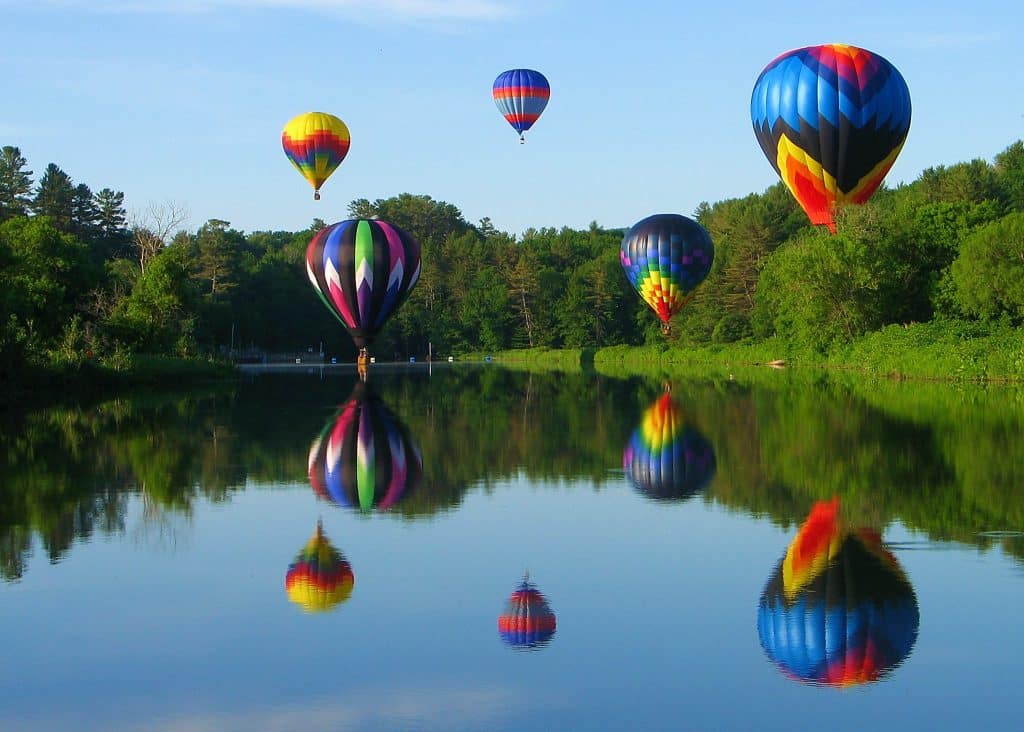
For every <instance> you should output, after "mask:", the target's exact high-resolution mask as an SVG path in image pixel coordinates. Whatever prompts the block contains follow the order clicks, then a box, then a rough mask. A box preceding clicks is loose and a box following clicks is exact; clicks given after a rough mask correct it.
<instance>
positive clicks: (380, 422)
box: [309, 382, 423, 511]
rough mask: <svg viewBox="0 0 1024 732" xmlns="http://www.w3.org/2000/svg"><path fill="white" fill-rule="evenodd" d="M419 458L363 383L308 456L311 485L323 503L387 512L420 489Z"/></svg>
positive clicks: (405, 433) (402, 429)
mask: <svg viewBox="0 0 1024 732" xmlns="http://www.w3.org/2000/svg"><path fill="white" fill-rule="evenodd" d="M422 475H423V458H422V456H421V455H420V451H419V448H418V447H417V446H416V443H415V442H413V440H412V438H411V437H410V436H409V432H408V430H407V429H406V428H405V425H404V424H402V422H401V421H400V420H399V419H398V417H396V416H395V415H394V414H393V413H392V412H391V410H389V409H388V408H387V406H386V405H385V404H384V402H383V401H381V399H380V398H379V397H378V396H377V395H376V394H375V393H374V392H373V391H372V389H371V388H370V387H369V386H368V385H367V384H365V383H363V382H359V383H357V384H356V386H355V388H354V389H353V390H352V394H351V395H350V396H349V398H348V401H347V402H345V404H344V405H342V407H341V409H340V410H339V411H338V413H337V414H336V415H335V416H334V417H333V418H332V419H331V420H330V421H329V422H328V423H327V425H326V426H325V427H324V429H323V431H322V432H321V433H320V436H319V437H317V439H316V440H314V441H313V444H312V446H311V447H310V450H309V482H310V484H311V485H312V486H313V490H314V491H316V494H317V495H318V496H320V497H321V498H323V499H324V500H326V501H329V502H331V503H335V504H338V505H340V506H348V507H353V508H358V509H360V510H362V511H370V510H372V509H376V510H378V511H386V510H387V509H389V508H391V507H393V506H394V505H395V504H396V503H398V502H399V501H400V500H402V499H403V498H404V497H405V496H407V495H408V494H409V493H410V492H412V491H413V490H414V489H415V487H416V486H417V485H418V484H419V482H420V479H421V477H422Z"/></svg>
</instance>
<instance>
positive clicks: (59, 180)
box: [32, 163, 75, 232]
mask: <svg viewBox="0 0 1024 732" xmlns="http://www.w3.org/2000/svg"><path fill="white" fill-rule="evenodd" d="M74 200H75V184H74V183H73V182H72V181H71V177H70V176H69V175H68V174H67V173H65V172H64V171H63V170H61V169H60V168H59V167H57V165H56V164H55V163H50V164H49V165H47V166H46V170H45V171H44V172H43V177H42V178H40V179H39V185H38V186H37V187H36V195H35V198H34V199H33V200H32V212H33V213H35V214H36V215H37V216H49V217H50V219H51V220H52V221H53V225H54V226H56V227H57V229H58V231H64V232H70V231H71V229H72V221H73V220H74Z"/></svg>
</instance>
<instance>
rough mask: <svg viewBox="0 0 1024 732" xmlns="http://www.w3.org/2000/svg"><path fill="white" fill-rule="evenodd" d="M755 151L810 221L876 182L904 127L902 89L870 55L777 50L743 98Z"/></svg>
mask: <svg viewBox="0 0 1024 732" xmlns="http://www.w3.org/2000/svg"><path fill="white" fill-rule="evenodd" d="M750 117H751V121H752V122H753V125H754V135H755V136H756V137H757V141H758V143H759V144H760V145H761V150H763V151H764V154H765V156H766V157H767V158H768V162H770V163H771V164H772V167H773V168H775V172H776V173H778V174H779V177H780V178H782V182H783V183H785V184H786V187H787V188H789V190H790V192H791V193H792V194H793V196H794V198H796V200H797V202H798V203H799V204H800V206H801V207H802V208H803V209H804V211H805V212H806V213H807V216H808V218H809V219H810V220H811V223H812V224H821V225H824V226H827V227H828V228H829V230H830V231H831V232H832V233H833V234H834V233H835V231H836V222H835V214H836V210H837V208H838V207H840V206H841V205H842V204H845V203H854V204H861V203H864V202H866V201H867V200H868V199H869V198H870V197H871V194H872V193H874V192H875V190H877V188H878V187H879V186H880V185H881V183H882V179H883V178H885V175H886V173H888V172H889V169H890V168H891V167H892V165H893V163H894V162H895V161H896V156H897V155H899V153H900V150H901V149H902V148H903V143H904V141H906V139H907V133H908V132H909V131H910V90H909V89H908V88H907V83H906V82H905V81H904V80H903V77H902V76H901V75H900V72H899V71H897V70H896V67H894V66H893V65H892V64H891V63H889V62H888V61H887V60H886V59H884V58H882V57H881V56H879V55H878V54H877V53H873V52H871V51H866V50H864V49H863V48H857V47H856V46H848V45H845V44H840V43H834V44H826V45H822V46H808V47H806V48H798V49H796V50H794V51H789V52H787V53H784V54H782V55H781V56H779V57H778V58H776V59H775V60H774V61H772V62H771V63H770V64H768V66H766V67H765V69H764V70H763V71H762V72H761V75H760V76H759V77H758V79H757V82H756V83H755V84H754V90H753V93H752V94H751V97H750Z"/></svg>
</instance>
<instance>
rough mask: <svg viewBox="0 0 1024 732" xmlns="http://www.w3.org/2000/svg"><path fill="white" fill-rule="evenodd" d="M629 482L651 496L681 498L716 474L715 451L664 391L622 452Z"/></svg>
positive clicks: (685, 497) (678, 499)
mask: <svg viewBox="0 0 1024 732" xmlns="http://www.w3.org/2000/svg"><path fill="white" fill-rule="evenodd" d="M622 468H623V470H625V471H626V477H628V478H629V480H630V482H632V484H633V485H634V486H635V487H636V488H637V490H639V491H640V492H641V493H643V494H644V495H645V496H647V497H649V498H653V499H654V500H657V501H680V500H685V499H687V498H689V497H690V496H692V495H694V494H695V493H697V492H698V491H699V490H701V489H702V488H704V486H706V485H707V484H708V483H709V482H711V479H712V478H713V477H714V475H715V452H714V450H713V449H712V448H711V443H709V442H708V441H707V439H706V438H705V437H704V435H702V434H701V433H700V432H699V431H698V430H697V429H696V428H695V427H693V426H692V425H689V424H687V423H686V421H685V418H684V415H683V411H682V409H680V408H679V406H678V405H677V404H676V403H675V401H674V400H673V399H672V397H671V395H669V394H663V395H662V396H661V397H659V398H658V400H657V401H656V402H654V404H652V405H651V406H650V407H649V408H648V409H647V411H646V412H644V416H643V421H642V422H641V423H640V426H639V427H637V428H636V430H635V431H634V432H633V436H632V437H631V438H630V440H629V442H628V443H627V444H626V449H625V450H624V451H623V453H622Z"/></svg>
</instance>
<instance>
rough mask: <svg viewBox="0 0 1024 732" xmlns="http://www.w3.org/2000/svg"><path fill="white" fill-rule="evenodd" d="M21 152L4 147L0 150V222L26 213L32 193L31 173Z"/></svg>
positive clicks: (8, 146)
mask: <svg viewBox="0 0 1024 732" xmlns="http://www.w3.org/2000/svg"><path fill="white" fill-rule="evenodd" d="M27 164H28V161H26V160H25V158H23V157H22V155H21V150H19V149H18V148H16V147H13V146H11V145H4V147H3V149H2V150H0V221H6V220H7V219H10V218H13V217H15V216H24V215H25V214H26V213H28V207H29V203H30V202H31V199H30V198H29V193H31V191H32V171H31V170H25V169H24V168H25V166H26V165H27Z"/></svg>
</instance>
